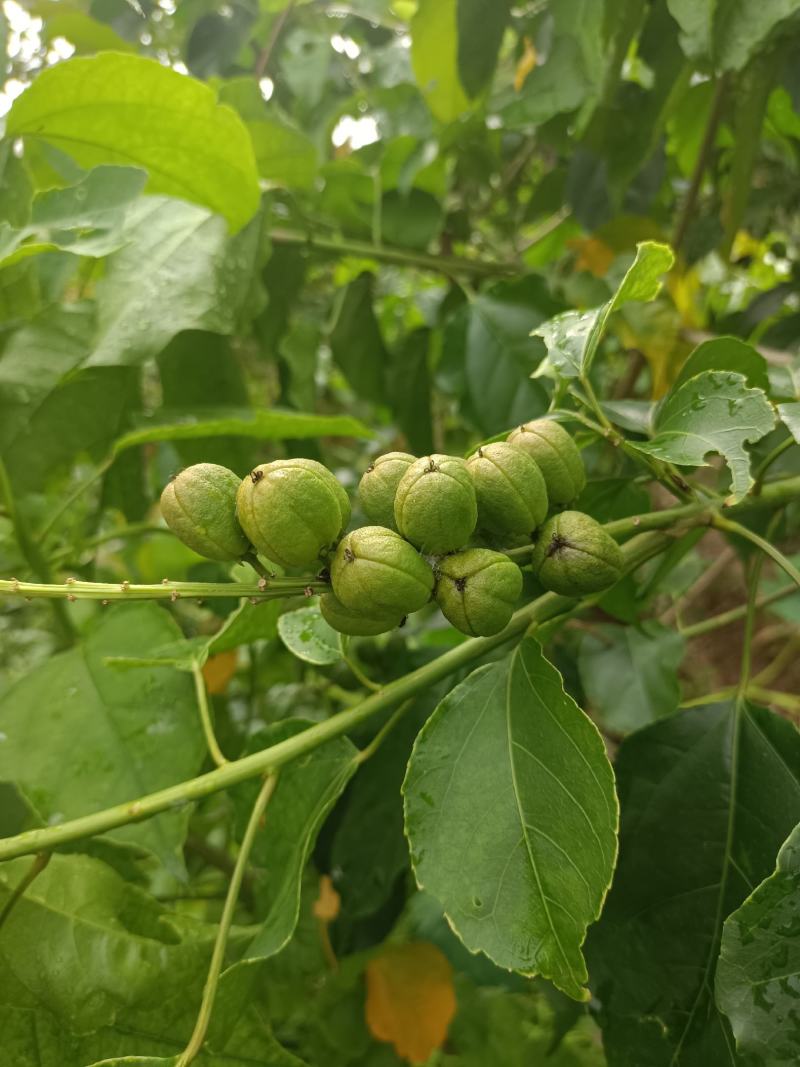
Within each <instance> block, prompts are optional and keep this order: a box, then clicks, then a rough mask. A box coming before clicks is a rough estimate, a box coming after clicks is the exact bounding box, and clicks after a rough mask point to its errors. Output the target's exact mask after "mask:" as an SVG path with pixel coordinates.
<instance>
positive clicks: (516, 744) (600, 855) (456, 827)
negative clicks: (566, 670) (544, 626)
mask: <svg viewBox="0 0 800 1067" xmlns="http://www.w3.org/2000/svg"><path fill="white" fill-rule="evenodd" d="M403 792H404V795H405V811H406V833H407V835H408V838H409V842H410V846H411V861H412V864H413V867H414V871H415V874H416V876H417V881H418V883H419V885H420V887H421V888H425V889H427V890H428V891H429V892H430V893H432V894H433V895H434V896H435V897H437V899H438V900H440V901H441V903H442V904H443V906H444V909H445V912H446V914H447V917H448V921H449V922H450V924H451V925H452V927H453V929H454V930H455V931H456V932H457V933H458V935H459V936H460V937H461V939H462V940H463V941H464V943H465V945H466V946H467V948H469V949H470V950H471V951H472V952H477V951H482V952H485V953H486V955H487V956H489V957H490V959H492V960H494V961H495V962H496V963H497V964H498V965H499V966H501V967H507V968H509V969H511V970H516V971H520V972H521V973H523V974H541V975H543V976H544V977H545V978H549V979H550V980H551V981H552V982H554V984H555V985H557V986H558V988H559V989H562V990H563V991H564V992H565V993H568V994H569V995H570V996H572V997H574V998H576V999H578V1000H580V999H586V998H587V997H588V993H587V991H586V990H585V988H584V985H585V983H586V981H587V974H586V967H585V963H584V960H583V956H582V954H581V948H580V946H581V944H582V942H583V939H584V937H585V934H586V927H587V926H588V924H589V923H590V922H592V921H593V920H594V919H596V918H597V915H598V914H599V911H600V907H601V904H602V900H603V897H604V895H605V892H606V889H607V887H608V884H609V882H610V880H611V874H612V871H613V867H614V859H615V855H616V827H617V803H616V797H615V795H614V785H613V774H612V772H611V767H610V765H609V763H608V760H607V758H606V755H605V750H604V748H603V743H602V741H601V739H600V736H599V734H598V733H597V730H596V729H595V727H594V726H593V724H592V723H591V722H590V721H589V720H588V719H587V718H586V717H585V715H584V714H583V712H582V711H581V710H580V708H579V707H578V706H577V704H575V702H574V701H573V700H572V699H571V698H570V697H568V696H567V695H566V693H565V692H564V690H563V686H562V682H561V677H560V676H559V674H558V672H557V671H556V670H555V668H554V667H552V666H551V665H550V664H549V663H548V661H547V660H546V659H545V658H544V656H543V655H542V652H541V649H540V648H539V645H538V644H537V643H536V642H535V641H534V640H532V639H526V640H524V641H523V642H522V644H521V645H520V646H519V648H518V649H517V650H516V651H515V652H514V653H513V654H512V655H511V656H509V657H507V658H506V659H504V660H501V661H500V662H498V663H496V664H493V665H492V666H487V667H481V668H479V669H478V670H477V671H475V672H473V674H471V675H470V676H469V678H468V679H467V680H466V681H465V682H462V684H461V685H459V686H458V687H457V688H456V689H454V690H453V692H452V693H451V694H450V695H449V696H448V697H446V698H445V699H444V700H443V701H442V703H441V704H440V705H439V707H438V708H437V709H436V711H435V712H434V714H433V716H432V717H431V718H430V719H429V720H428V723H427V724H426V726H425V727H424V728H423V730H422V732H421V733H420V735H419V737H418V738H417V742H416V744H415V746H414V751H413V753H412V756H411V761H410V763H409V768H408V774H407V776H406V781H405V783H404V786H403Z"/></svg>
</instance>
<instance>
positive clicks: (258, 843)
mask: <svg viewBox="0 0 800 1067" xmlns="http://www.w3.org/2000/svg"><path fill="white" fill-rule="evenodd" d="M311 725H313V724H312V723H310V722H306V721H304V720H302V719H287V720H284V721H283V722H280V723H276V724H274V725H273V726H271V727H269V728H268V729H266V730H263V731H261V732H260V733H259V734H257V735H256V736H255V737H253V738H252V739H251V741H250V744H249V748H250V751H257V750H258V749H263V748H267V747H269V746H270V745H274V744H277V743H278V742H279V741H283V740H285V739H286V738H289V737H294V736H295V735H297V734H299V733H302V732H303V730H306V729H308V727H309V726H311ZM357 756H358V749H357V748H356V747H355V745H353V743H352V742H351V741H349V740H348V739H347V738H346V737H338V738H335V739H333V740H331V741H328V742H327V743H326V744H324V745H320V746H319V747H318V748H315V749H314V750H313V751H311V752H309V753H307V754H306V755H305V756H301V758H300V759H298V760H295V761H294V762H293V763H290V764H288V765H287V766H285V767H284V768H283V769H282V770H281V772H280V777H279V779H278V784H277V786H276V788H275V792H274V793H273V795H272V798H271V800H270V802H269V807H268V809H267V814H266V816H265V821H264V828H263V830H261V832H260V833H259V834H258V836H257V837H256V839H255V842H254V844H253V850H252V852H251V854H250V858H251V862H252V864H253V866H254V867H255V868H257V877H256V884H255V889H254V892H255V898H256V911H257V915H258V919H259V924H260V925H259V928H258V930H257V932H256V933H255V935H254V936H253V938H252V940H251V941H250V943H249V944H248V945H247V947H246V948H245V951H244V954H243V956H242V960H243V961H254V960H261V959H266V958H267V957H269V956H273V955H274V954H275V953H276V952H279V951H280V950H281V949H282V948H283V947H284V945H285V944H286V943H287V941H288V940H289V938H290V937H291V936H292V933H293V932H294V928H295V926H296V925H297V918H298V915H299V911H300V892H301V888H302V877H303V871H304V869H305V865H306V862H307V861H308V857H309V855H310V852H311V849H312V847H313V845H314V842H315V840H316V837H317V834H318V832H319V829H320V827H321V826H322V823H323V821H324V819H325V817H326V816H327V814H328V812H329V811H330V810H331V808H332V807H333V805H334V803H335V802H336V800H337V798H338V797H339V796H340V794H341V793H342V791H343V790H344V787H345V786H346V785H347V782H348V781H349V779H350V778H351V776H352V775H353V774H354V773H355V770H356V768H357V766H358V761H357ZM258 789H259V785H258V783H255V784H251V783H248V784H247V785H243V786H241V787H239V789H238V790H237V791H236V796H235V803H236V810H237V814H238V822H239V825H240V826H243V825H244V823H245V822H246V820H247V816H248V814H249V811H250V808H251V807H252V802H253V801H254V799H255V795H256V793H257V792H258ZM235 969H236V968H234V970H235ZM228 980H229V981H230V980H232V976H229V979H228Z"/></svg>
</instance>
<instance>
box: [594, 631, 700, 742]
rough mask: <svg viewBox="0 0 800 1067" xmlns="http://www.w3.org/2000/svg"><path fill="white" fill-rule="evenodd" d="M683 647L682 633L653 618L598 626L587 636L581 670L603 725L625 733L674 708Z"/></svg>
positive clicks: (678, 692)
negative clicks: (632, 623)
mask: <svg viewBox="0 0 800 1067" xmlns="http://www.w3.org/2000/svg"><path fill="white" fill-rule="evenodd" d="M684 651H685V642H684V640H683V638H682V637H681V635H680V634H679V633H677V632H676V631H675V630H670V629H668V628H667V627H666V626H662V625H661V623H658V622H655V621H652V620H649V621H647V622H644V623H642V624H641V626H613V625H600V626H596V627H594V628H593V630H592V631H591V632H587V633H586V634H584V635H583V636H582V637H581V643H580V651H579V655H578V669H579V671H580V676H581V682H582V684H583V687H584V690H585V692H586V698H587V700H588V701H589V704H590V705H591V708H592V710H593V711H594V712H595V713H596V716H597V718H598V719H599V721H600V723H601V725H602V726H603V727H605V728H607V729H609V730H613V731H616V732H618V733H627V732H628V731H630V730H637V729H638V728H639V727H640V726H647V725H649V724H650V723H651V722H654V721H655V720H656V719H660V718H663V717H664V716H665V715H671V714H672V713H673V712H674V711H676V710H677V707H678V702H679V700H680V686H679V684H678V673H677V672H678V667H679V666H680V664H681V661H682V660H683V655H684Z"/></svg>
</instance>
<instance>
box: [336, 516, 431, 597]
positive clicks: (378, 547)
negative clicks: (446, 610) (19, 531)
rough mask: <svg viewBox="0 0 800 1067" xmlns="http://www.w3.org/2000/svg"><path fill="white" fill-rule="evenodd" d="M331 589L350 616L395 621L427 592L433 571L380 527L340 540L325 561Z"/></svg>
mask: <svg viewBox="0 0 800 1067" xmlns="http://www.w3.org/2000/svg"><path fill="white" fill-rule="evenodd" d="M330 570H331V585H332V586H333V592H334V593H335V595H336V597H337V599H338V600H340V601H341V603H342V604H344V606H345V607H346V608H349V609H350V610H351V611H358V612H362V613H363V614H364V615H369V616H373V617H375V616H377V617H381V616H387V615H394V616H395V617H396V618H399V617H401V616H403V615H407V614H409V613H410V612H412V611H417V610H418V609H419V608H421V607H422V606H423V605H424V604H426V603H427V602H428V600H429V599H430V596H431V592H432V591H433V571H432V569H431V567H430V566H429V565H428V563H426V561H425V560H424V559H423V558H422V556H420V554H419V553H418V552H417V551H416V549H415V548H413V547H412V546H411V545H410V544H409V543H408V541H404V540H403V538H402V537H401V536H400V534H398V533H395V531H394V530H387V529H386V528H385V527H383V526H362V527H361V528H360V529H358V530H353V531H352V533H349V534H347V536H346V537H343V538H342V540H341V542H340V543H339V547H338V548H337V549H336V553H335V555H334V557H333V559H332V561H331V566H330Z"/></svg>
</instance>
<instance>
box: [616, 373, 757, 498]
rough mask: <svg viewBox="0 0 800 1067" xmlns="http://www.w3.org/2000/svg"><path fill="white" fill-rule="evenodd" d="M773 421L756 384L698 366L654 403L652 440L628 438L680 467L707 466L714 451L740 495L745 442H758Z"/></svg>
mask: <svg viewBox="0 0 800 1067" xmlns="http://www.w3.org/2000/svg"><path fill="white" fill-rule="evenodd" d="M774 425H775V412H774V411H773V409H772V407H771V405H770V403H769V401H768V400H767V398H766V396H765V395H764V393H763V392H762V391H761V390H760V389H748V388H747V384H746V381H745V378H744V376H743V375H741V374H735V373H733V372H731V373H722V372H720V371H703V373H702V374H698V375H697V376H696V377H694V378H690V379H689V380H688V381H687V382H685V383H684V384H683V385H682V386H680V388H678V389H676V390H674V391H672V392H670V393H669V394H668V396H667V397H666V399H665V400H664V403H663V404H662V405H661V407H659V409H658V411H657V413H656V419H655V427H654V430H655V436H654V437H653V440H652V441H646V442H633V445H634V447H635V448H638V449H639V451H640V452H647V453H648V455H651V456H656V457H657V458H658V459H663V460H666V461H667V462H668V463H676V464H677V465H678V466H680V467H703V466H706V465H707V464H706V456H707V455H708V454H709V453H710V452H717V453H719V454H720V455H721V456H723V457H724V458H725V462H726V463H727V464H728V467H729V468H730V471H731V478H732V485H731V489H732V493H733V496H734V499H736V500H740V499H741V498H742V497H743V496H744V495H745V494H746V493H747V491H748V490H749V489H750V487H751V485H752V484H753V477H752V475H751V473H750V456H749V454H748V452H747V450H746V449H745V447H744V446H745V445H746V444H752V443H754V442H755V441H760V440H761V438H762V437H764V436H765V435H766V434H768V433H769V431H770V430H771V429H772V427H773V426H774Z"/></svg>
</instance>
